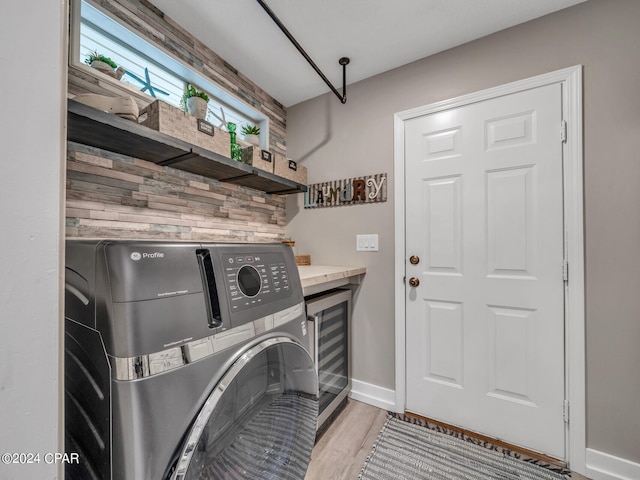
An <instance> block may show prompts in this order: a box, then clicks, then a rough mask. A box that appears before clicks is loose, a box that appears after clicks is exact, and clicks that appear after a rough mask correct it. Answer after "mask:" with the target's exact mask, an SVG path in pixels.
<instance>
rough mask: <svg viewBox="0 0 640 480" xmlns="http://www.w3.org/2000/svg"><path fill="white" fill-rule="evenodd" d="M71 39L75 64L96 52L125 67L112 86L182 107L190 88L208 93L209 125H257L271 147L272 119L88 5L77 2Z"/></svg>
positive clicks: (261, 140)
mask: <svg viewBox="0 0 640 480" xmlns="http://www.w3.org/2000/svg"><path fill="white" fill-rule="evenodd" d="M78 19H79V20H78ZM71 41H72V46H71V53H70V58H71V59H72V63H73V64H75V65H84V64H85V59H86V58H87V56H88V55H89V54H90V53H92V52H97V53H99V54H102V55H104V56H106V57H109V58H111V59H112V60H113V61H114V62H115V63H116V64H118V66H121V67H123V68H124V69H125V74H124V75H123V77H122V78H121V80H120V82H117V81H116V80H115V79H114V80H113V82H114V83H121V84H125V85H128V86H129V87H130V88H132V89H134V90H138V91H140V92H143V93H144V94H146V95H150V96H151V97H155V98H157V99H160V100H163V101H165V102H167V103H169V104H170V105H173V106H176V107H178V108H180V100H181V98H182V95H183V92H184V91H185V88H186V85H187V84H193V85H194V86H196V87H197V88H198V89H199V90H204V91H205V92H207V94H208V95H209V104H208V113H207V120H208V121H209V122H211V123H212V124H214V125H216V126H219V127H221V128H224V129H225V130H226V123H227V122H233V123H235V124H236V125H238V133H239V136H241V127H242V126H243V125H246V124H255V125H257V126H258V127H260V130H261V135H260V137H261V138H260V145H261V147H262V148H267V141H266V139H267V138H268V121H267V118H266V117H265V116H264V115H263V114H261V113H260V112H258V111H256V110H254V109H253V108H251V107H250V106H248V105H247V104H245V103H244V102H242V101H240V100H239V99H237V98H235V97H233V96H232V95H230V94H229V93H227V92H225V91H224V90H222V89H221V88H220V87H218V86H216V85H215V84H213V83H212V82H211V80H209V79H207V78H205V77H203V76H202V75H201V74H199V73H198V72H195V71H193V70H191V69H190V68H189V67H188V66H187V65H186V64H184V63H182V62H181V61H179V60H177V59H175V58H173V57H172V56H170V55H169V54H167V53H165V52H163V51H162V50H160V49H159V48H157V47H155V46H153V45H152V44H151V43H149V42H148V41H146V40H145V39H143V38H141V37H140V36H138V35H137V34H135V33H134V32H132V31H131V30H129V29H128V28H126V27H125V26H123V25H122V24H120V23H119V22H117V21H116V20H114V19H113V18H111V17H110V16H109V15H107V14H106V13H105V12H103V11H102V10H100V9H99V8H98V7H96V6H95V5H93V4H91V3H89V2H88V1H85V0H76V1H75V3H74V15H73V29H72V37H71ZM106 81H109V79H107V80H106Z"/></svg>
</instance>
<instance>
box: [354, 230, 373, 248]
mask: <svg viewBox="0 0 640 480" xmlns="http://www.w3.org/2000/svg"><path fill="white" fill-rule="evenodd" d="M377 251H378V234H377V233H372V234H367V235H356V252H377Z"/></svg>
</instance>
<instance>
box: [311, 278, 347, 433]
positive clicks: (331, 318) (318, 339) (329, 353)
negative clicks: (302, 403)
mask: <svg viewBox="0 0 640 480" xmlns="http://www.w3.org/2000/svg"><path fill="white" fill-rule="evenodd" d="M306 306H307V321H308V328H309V341H310V345H309V347H310V348H309V351H310V353H311V358H312V359H313V360H314V362H315V365H316V370H317V373H318V381H319V395H320V405H319V411H318V428H317V431H318V433H321V432H322V431H323V430H324V428H325V427H326V426H327V425H328V424H329V423H330V420H331V419H332V418H333V414H334V413H337V412H338V411H339V409H340V408H341V407H342V406H343V405H344V404H345V403H346V399H347V395H348V394H349V392H350V391H351V367H350V361H349V325H350V315H351V290H346V289H345V290H342V289H336V290H331V291H329V292H324V293H321V294H318V295H316V296H312V297H307V298H306Z"/></svg>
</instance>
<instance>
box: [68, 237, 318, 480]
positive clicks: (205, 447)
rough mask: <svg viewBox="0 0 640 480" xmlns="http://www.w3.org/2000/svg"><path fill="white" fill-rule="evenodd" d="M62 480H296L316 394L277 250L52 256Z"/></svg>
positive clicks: (300, 302)
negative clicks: (59, 318)
mask: <svg viewBox="0 0 640 480" xmlns="http://www.w3.org/2000/svg"><path fill="white" fill-rule="evenodd" d="M65 289H66V295H65V298H66V301H65V450H66V451H67V452H68V453H77V454H78V457H79V460H80V461H79V463H77V464H71V465H68V466H67V467H66V478H68V479H82V480H88V479H113V480H158V479H166V480H174V479H175V480H183V479H185V480H186V479H243V480H250V479H260V480H266V479H274V480H275V479H278V480H284V479H291V480H295V479H300V480H302V479H303V478H304V475H305V472H306V469H307V465H308V462H309V459H310V456H311V449H312V447H313V443H314V441H315V433H316V420H317V412H318V380H317V375H316V371H315V367H314V364H313V361H312V359H311V357H310V355H309V350H308V344H309V340H308V337H307V336H308V332H307V321H306V317H305V309H304V299H303V294H302V288H301V285H300V279H299V276H298V270H297V266H296V263H295V259H294V256H293V253H292V251H291V248H290V247H288V246H286V245H283V244H225V243H206V244H205V243H171V242H153V241H115V240H102V241H82V240H77V241H75V240H69V241H67V245H66V270H65Z"/></svg>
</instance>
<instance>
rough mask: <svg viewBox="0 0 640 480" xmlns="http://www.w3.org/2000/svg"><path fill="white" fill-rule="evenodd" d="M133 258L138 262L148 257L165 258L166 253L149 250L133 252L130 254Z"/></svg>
mask: <svg viewBox="0 0 640 480" xmlns="http://www.w3.org/2000/svg"><path fill="white" fill-rule="evenodd" d="M130 258H131V260H133V261H134V262H138V261H140V260H144V259H146V258H164V253H162V252H153V253H147V252H142V253H140V252H132V253H131V255H130Z"/></svg>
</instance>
